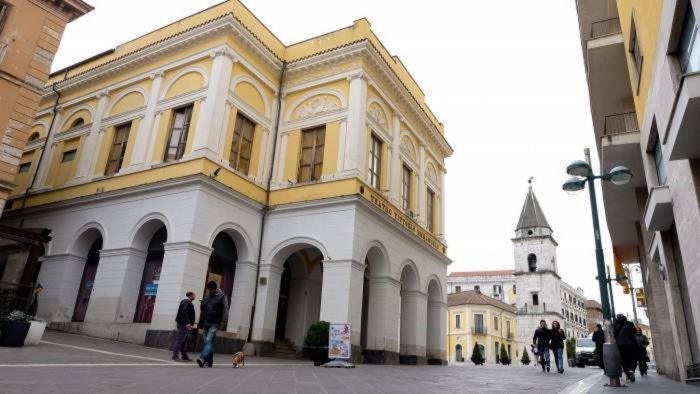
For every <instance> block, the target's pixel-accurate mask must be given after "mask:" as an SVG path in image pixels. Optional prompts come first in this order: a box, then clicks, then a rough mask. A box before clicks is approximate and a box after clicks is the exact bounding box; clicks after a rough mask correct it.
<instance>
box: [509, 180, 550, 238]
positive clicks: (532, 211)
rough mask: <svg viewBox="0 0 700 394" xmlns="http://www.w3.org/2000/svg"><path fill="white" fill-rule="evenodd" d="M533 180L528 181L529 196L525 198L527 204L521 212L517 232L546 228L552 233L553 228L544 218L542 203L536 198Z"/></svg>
mask: <svg viewBox="0 0 700 394" xmlns="http://www.w3.org/2000/svg"><path fill="white" fill-rule="evenodd" d="M533 179H534V178H532V177H531V178H530V179H528V181H527V183H528V191H527V196H526V197H525V204H523V209H522V211H521V212H520V219H519V220H518V226H517V227H516V228H515V231H518V230H522V229H526V228H533V227H545V228H548V229H549V230H550V231H551V230H552V228H551V227H549V223H548V222H547V218H546V217H545V216H544V212H543V211H542V207H540V203H539V202H538V201H537V197H535V192H534V191H533V190H532V181H533Z"/></svg>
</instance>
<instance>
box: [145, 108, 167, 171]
mask: <svg viewBox="0 0 700 394" xmlns="http://www.w3.org/2000/svg"><path fill="white" fill-rule="evenodd" d="M162 116H163V111H162V110H158V111H156V112H155V117H154V119H153V125H152V127H151V131H150V133H151V138H149V141H148V148H147V149H146V158H145V159H144V167H145V166H148V165H150V164H156V163H162V162H163V158H162V157H161V158H160V159H159V160H156V161H155V162H154V161H153V152H155V149H156V140H157V138H156V137H157V135H158V128H159V127H160V119H161V117H162Z"/></svg>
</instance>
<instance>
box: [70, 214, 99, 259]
mask: <svg viewBox="0 0 700 394" xmlns="http://www.w3.org/2000/svg"><path fill="white" fill-rule="evenodd" d="M98 238H102V243H103V244H104V245H107V242H106V241H107V235H106V231H105V228H104V226H103V225H102V224H101V223H99V222H94V221H93V222H89V223H86V224H84V225H83V226H82V227H80V228H79V229H78V230H77V231H76V232H75V233H74V235H73V241H72V242H71V244H70V246H69V247H68V249H67V250H66V251H67V252H68V253H69V254H72V255H75V256H80V257H86V256H87V253H88V250H89V249H90V246H92V243H93V242H95V240H97V239H98Z"/></svg>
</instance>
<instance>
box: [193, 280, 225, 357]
mask: <svg viewBox="0 0 700 394" xmlns="http://www.w3.org/2000/svg"><path fill="white" fill-rule="evenodd" d="M207 291H208V294H207V296H206V297H205V298H204V299H203V300H202V305H201V307H200V310H201V321H202V328H203V329H204V332H203V334H202V335H203V336H204V346H203V347H202V353H201V354H200V355H199V358H198V359H197V364H198V365H199V367H200V368H204V367H205V366H206V367H209V368H211V367H212V365H213V364H214V339H215V338H216V332H217V331H218V330H219V327H220V326H225V324H226V320H227V318H228V301H227V300H226V295H225V294H224V292H223V291H221V290H220V289H219V288H218V285H217V284H216V282H214V281H211V282H209V283H207Z"/></svg>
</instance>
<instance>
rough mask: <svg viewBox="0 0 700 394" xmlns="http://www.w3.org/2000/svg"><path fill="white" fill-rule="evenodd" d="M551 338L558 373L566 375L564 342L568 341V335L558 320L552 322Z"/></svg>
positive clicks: (550, 345)
mask: <svg viewBox="0 0 700 394" xmlns="http://www.w3.org/2000/svg"><path fill="white" fill-rule="evenodd" d="M551 336H552V339H551V340H550V342H549V347H550V348H551V349H552V351H553V352H554V362H555V363H556V364H557V372H559V373H564V340H565V339H566V334H565V333H564V330H562V329H561V326H560V325H559V322H558V321H556V320H554V321H553V322H552V332H551Z"/></svg>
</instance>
